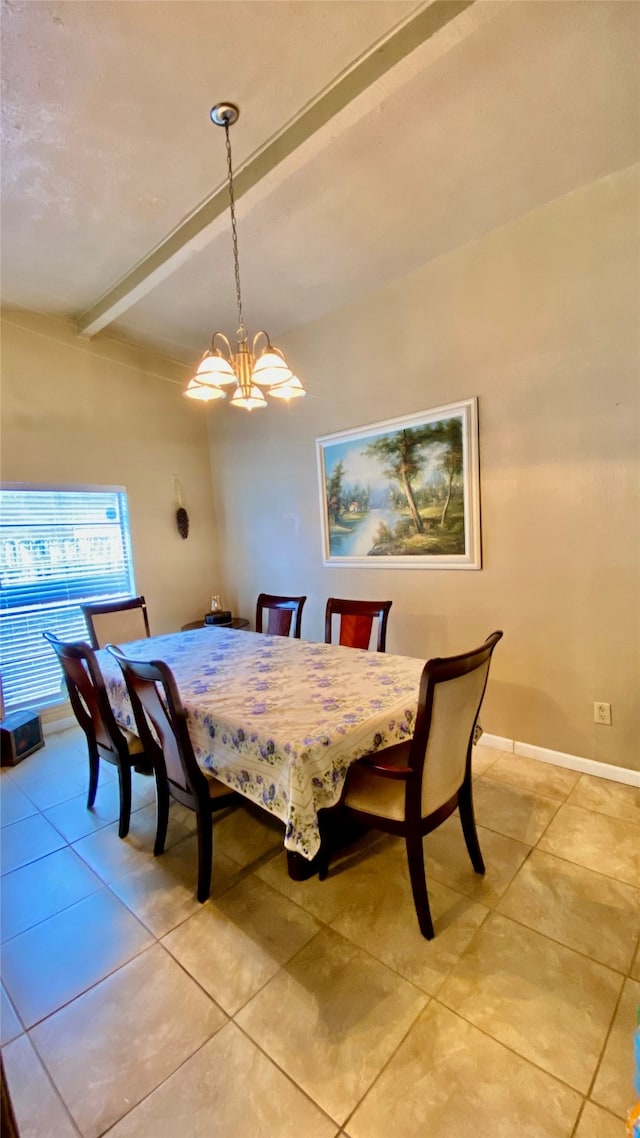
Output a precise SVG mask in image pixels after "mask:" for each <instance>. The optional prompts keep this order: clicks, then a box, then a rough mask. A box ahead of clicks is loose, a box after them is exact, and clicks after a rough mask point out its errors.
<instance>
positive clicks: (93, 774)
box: [87, 744, 100, 810]
mask: <svg viewBox="0 0 640 1138" xmlns="http://www.w3.org/2000/svg"><path fill="white" fill-rule="evenodd" d="M99 770H100V755H99V754H98V748H97V747H93V746H92V745H91V744H89V794H88V795H87V810H90V809H91V807H92V806H93V804H94V802H95V800H96V792H97V790H98V773H99Z"/></svg>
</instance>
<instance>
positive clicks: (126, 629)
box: [80, 596, 150, 648]
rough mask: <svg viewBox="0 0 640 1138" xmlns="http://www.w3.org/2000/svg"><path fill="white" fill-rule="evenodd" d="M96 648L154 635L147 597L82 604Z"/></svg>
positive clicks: (88, 629) (93, 645) (91, 639)
mask: <svg viewBox="0 0 640 1138" xmlns="http://www.w3.org/2000/svg"><path fill="white" fill-rule="evenodd" d="M80 608H81V609H82V613H83V616H84V619H85V621H86V624H87V632H88V633H89V639H90V641H91V646H92V648H105V647H106V645H107V644H109V643H111V644H127V643H129V642H130V641H131V640H144V639H145V637H149V636H150V632H149V616H148V613H147V602H146V601H145V599H144V597H143V596H140V597H129V598H127V600H124V601H105V602H104V603H103V604H102V603H97V604H91V605H80Z"/></svg>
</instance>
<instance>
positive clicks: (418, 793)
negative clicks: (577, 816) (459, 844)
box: [320, 631, 502, 940]
mask: <svg viewBox="0 0 640 1138" xmlns="http://www.w3.org/2000/svg"><path fill="white" fill-rule="evenodd" d="M501 638H502V632H501V631H497V632H492V633H491V635H490V636H488V637H487V639H486V640H485V642H484V644H482V645H481V646H480V647H479V648H476V649H474V650H473V651H471V652H465V653H462V654H461V655H459V656H449V657H446V658H442V659H434V660H429V661H427V663H426V664H425V667H424V670H423V672H422V676H421V679H420V693H419V699H418V713H417V716H416V726H415V731H414V735H413V739H412V740H411V742H410V743H409V744H408V745H406V751H405V750H404V748H405V745H404V744H401V746H402V747H403V754H404V753H406V756H407V758H406V765H405V766H396V765H393V763H390V762H387V763H385V752H384V750H382V751H379V752H378V753H377V754H375V755H370V756H365V757H364V758H363V759H359V760H358V763H359V764H361V765H363V766H365V767H366V768H367V770H368V771H370V772H371V773H372V774H374V775H379V776H380V777H381V778H392V779H401V780H402V781H404V783H405V807H404V819H403V820H401V821H399V820H396V819H391V818H384V817H380V815H378V814H375V815H374V814H369V813H365V812H364V811H362V810H356V809H354V808H352V807H350V806H347V805H345V806H344V807H343V809H344V810H345V811H346V814H347V816H348V817H353V818H356V819H357V820H359V821H361V822H363V823H364V824H365V825H366V826H370V827H371V828H373V829H379V830H384V831H385V832H386V833H391V834H397V835H399V836H400V837H403V838H404V839H405V842H406V847H407V862H408V865H409V876H410V879H411V889H412V892H413V900H414V904H415V907H416V914H417V917H418V924H419V925H420V931H421V933H422V935H423V936H424V937H426V938H427V940H431V939H432V938H433V936H434V930H433V921H432V918H431V911H430V908H429V897H428V893H427V880H426V873H425V866H424V848H423V843H422V839H423V837H424V835H425V834H429V833H431V831H432V830H435V829H436V828H437V827H438V826H440V825H441V824H442V822H444V821H446V819H447V818H448V817H449V816H450V815H451V814H453V812H454V810H455V809H456V808H458V809H459V811H460V821H461V823H462V832H463V835H464V840H465V843H466V846H467V850H468V852H469V857H470V858H471V864H472V865H473V868H474V870H475V871H476V873H484V872H485V866H484V860H483V857H482V851H481V850H480V843H479V841H478V833H477V830H476V823H475V816H474V812H473V794H472V782H471V754H472V744H473V735H474V729H475V726H476V723H477V721H478V715H479V712H480V708H481V706H482V700H483V699H484V693H485V691H486V687H487V681H488V678H489V669H488V668H487V675H486V677H485V682H484V685H483V688H482V692H481V694H480V698H479V700H478V705H477V708H476V712H475V715H474V717H473V722H472V725H471V730H470V732H469V741H468V744H467V758H466V763H465V771H464V778H463V780H462V783H461V785H460V787H459V788H458V790H457V791H456V792H455V794H453V795H452V796H451V798H450V799H449V800H448V801H447V802H445V803H443V804H442V805H441V806H440V807H438V809H437V810H434V811H433V812H432V813H431V814H428V815H426V816H424V817H423V815H422V809H421V802H422V777H423V771H424V766H425V756H426V750H427V743H428V740H429V731H430V729H431V718H432V711H433V699H434V694H435V691H436V688H437V686H438V684H441V683H446V682H447V681H448V680H455V679H458V678H459V677H461V676H464V675H467V674H468V673H469V672H472V671H474V670H475V669H476V668H479V667H482V665H483V664H485V663H486V661H487V660H489V663H490V662H491V656H492V653H493V650H494V648H495V646H496V644H497V643H498V641H499V640H500V639H501ZM391 750H393V748H391ZM347 788H348V777H347V783H346V784H345V793H346V790H347ZM329 854H330V851H327V853H326V854H325V857H324V860H323V862H322V864H321V866H320V878H321V879H322V878H324V877H325V876H326V873H327V869H328V856H329Z"/></svg>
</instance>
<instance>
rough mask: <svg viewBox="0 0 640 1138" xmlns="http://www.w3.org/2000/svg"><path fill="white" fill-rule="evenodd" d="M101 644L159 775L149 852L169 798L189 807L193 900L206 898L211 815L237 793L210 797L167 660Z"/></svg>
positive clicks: (159, 839) (160, 836)
mask: <svg viewBox="0 0 640 1138" xmlns="http://www.w3.org/2000/svg"><path fill="white" fill-rule="evenodd" d="M107 647H108V649H109V651H110V652H111V654H112V655H113V656H114V657H115V659H116V660H117V661H118V663H119V664H120V667H121V668H122V674H123V676H124V679H125V683H126V685H127V691H128V692H129V698H130V700H131V706H132V708H133V714H134V716H135V720H136V723H137V726H138V733H139V735H140V738H141V739H142V741H143V744H144V748H145V751H148V753H149V754H152V755H153V756H154V764H156V765H157V767H158V768H159V769H160V770H161V771H162V778H161V779H160V780H159V781H158V830H157V835H156V844H155V847H154V851H153V852H154V854H155V856H156V857H158V856H159V855H160V854H161V853H163V851H164V843H165V839H166V836H167V825H168V822H169V799H170V798H174V799H175V800H176V801H177V802H179V803H181V805H182V806H186V807H187V808H188V809H189V810H193V811H195V814H196V819H197V827H198V888H197V896H198V901H201V902H203V901H206V900H207V898H208V897H209V895H210V892H211V869H212V861H213V832H212V826H211V815H212V814H213V813H214V811H216V810H221V809H223V807H225V806H229V805H231V803H233V802H236V801H237V799H238V796H237V794H236V792H235V791H233V790H229V792H228V793H223V794H220V795H218V796H216V797H213V796H212V795H211V794H210V791H209V786H210V784H209V780H208V779H207V777H206V776H205V775H204V774H203V772H202V771H201V770H200V767H199V766H198V762H197V760H196V757H195V754H194V751H193V744H192V742H191V738H190V736H189V729H188V726H187V717H186V713H185V710H184V707H183V706H182V700H181V699H180V693H179V691H178V688H177V685H176V681H175V678H174V676H173V673H172V671H171V669H170V668H169V666H168V664H165V663H164V662H163V661H162V660H151V661H149V662H147V661H142V660H132V659H130V658H129V657H127V656H125V655H124V653H123V652H122V650H121V649H120V648H117V647H115V646H114V645H112V644H109V645H108V646H107ZM152 728H153V730H152ZM154 732H155V736H154ZM158 740H159V743H158Z"/></svg>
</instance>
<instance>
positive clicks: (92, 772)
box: [42, 632, 158, 838]
mask: <svg viewBox="0 0 640 1138" xmlns="http://www.w3.org/2000/svg"><path fill="white" fill-rule="evenodd" d="M42 635H43V636H44V638H45V640H47V641H48V642H49V644H50V645H51V647H52V648H53V650H54V652H55V653H56V656H57V657H58V660H59V662H60V665H61V667H62V671H63V674H64V679H65V683H66V686H67V691H68V693H69V699H70V701H71V706H72V708H73V712H74V715H75V717H76V719H77V720H78V723H79V724H80V727H81V728H82V730H83V731H84V733H85V736H86V740H87V748H88V752H89V794H88V797H87V809H88V810H90V809H91V807H92V806H93V804H94V802H95V800H96V792H97V790H98V777H99V773H100V759H105V760H106V761H107V762H108V763H113V765H114V766H115V767H117V769H118V783H119V788H120V822H119V826H118V835H119V837H121V838H126V836H127V834H128V833H129V822H130V819H131V768H132V767H134V768H135V769H136V770H140V771H141V772H143V773H147V774H148V773H151V768H152V762H151V761H150V758H149V755H148V753H147V752H146V751H144V750H143V751H139V752H134V753H133V754H132V753H131V752H130V751H129V745H128V743H127V740H126V737H125V736H124V735H123V733H122V731H121V730H120V728H119V726H118V724H117V723H116V720H115V716H114V714H113V711H112V710H111V704H110V703H109V697H108V695H107V689H106V687H105V683H104V679H103V676H102V672H101V671H100V665H99V664H98V661H97V659H96V656H95V653H94V651H93V648H91V647H90V645H89V644H85V643H84V642H75V643H65V642H64V641H62V640H60V639H59V638H58V637H57V636H54V634H53V633H52V632H43V634H42ZM154 774H155V776H156V786H157V784H158V771H157V769H156V768H154Z"/></svg>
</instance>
